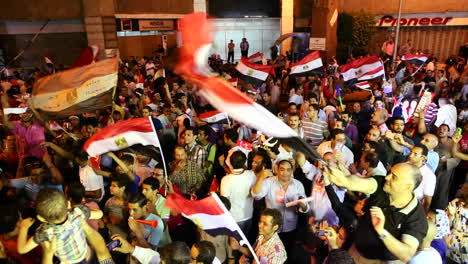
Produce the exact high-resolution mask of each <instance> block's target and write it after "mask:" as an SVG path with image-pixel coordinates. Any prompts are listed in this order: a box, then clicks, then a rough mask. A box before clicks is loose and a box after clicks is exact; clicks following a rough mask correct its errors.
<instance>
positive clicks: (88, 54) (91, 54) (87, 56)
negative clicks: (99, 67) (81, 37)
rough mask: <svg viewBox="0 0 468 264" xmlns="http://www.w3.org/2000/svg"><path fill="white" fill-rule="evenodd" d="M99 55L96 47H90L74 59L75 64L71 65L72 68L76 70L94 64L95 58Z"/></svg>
mask: <svg viewBox="0 0 468 264" xmlns="http://www.w3.org/2000/svg"><path fill="white" fill-rule="evenodd" d="M98 54H99V47H98V46H96V45H91V46H89V47H87V48H86V49H85V50H84V51H83V53H81V55H80V56H79V57H78V59H76V61H75V63H73V65H72V68H77V67H81V66H85V65H88V64H91V63H94V62H96V57H97V55H98Z"/></svg>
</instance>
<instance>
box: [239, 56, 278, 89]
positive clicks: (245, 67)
mask: <svg viewBox="0 0 468 264" xmlns="http://www.w3.org/2000/svg"><path fill="white" fill-rule="evenodd" d="M236 70H237V71H238V72H239V73H240V74H241V76H240V77H241V79H242V80H243V81H244V82H245V83H251V84H253V85H261V84H262V83H263V82H264V81H265V80H266V79H267V77H268V75H269V74H270V73H271V72H273V71H274V70H273V66H266V65H260V64H256V63H253V62H250V61H249V60H248V59H246V58H244V57H242V58H241V60H240V61H239V63H237V66H236Z"/></svg>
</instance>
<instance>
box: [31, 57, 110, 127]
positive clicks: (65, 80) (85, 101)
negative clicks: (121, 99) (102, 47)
mask: <svg viewBox="0 0 468 264" xmlns="http://www.w3.org/2000/svg"><path fill="white" fill-rule="evenodd" d="M117 64H118V60H117V58H114V59H107V60H102V61H99V62H97V63H93V64H89V65H86V66H83V67H79V68H74V69H70V70H67V71H63V72H59V73H55V74H52V75H48V76H46V77H43V78H41V79H39V80H38V81H37V82H36V83H35V84H34V88H33V93H32V94H33V96H32V98H31V102H32V105H33V106H34V108H35V109H36V110H37V111H38V112H40V113H41V114H42V115H43V117H44V118H46V119H48V120H50V119H56V118H63V117H67V116H70V115H77V114H83V113H90V112H93V111H95V110H99V109H102V108H104V107H106V106H109V105H112V94H113V91H114V89H115V87H116V85H117V70H118V69H117V67H118V65H117Z"/></svg>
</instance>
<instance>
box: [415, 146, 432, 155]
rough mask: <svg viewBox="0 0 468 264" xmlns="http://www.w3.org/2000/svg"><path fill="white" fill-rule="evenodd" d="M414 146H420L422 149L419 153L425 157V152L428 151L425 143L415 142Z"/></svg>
mask: <svg viewBox="0 0 468 264" xmlns="http://www.w3.org/2000/svg"><path fill="white" fill-rule="evenodd" d="M414 147H415V148H420V149H422V153H421V154H422V155H423V156H426V157H427V154H428V153H429V149H428V148H427V147H426V146H425V145H423V144H421V143H416V144H414Z"/></svg>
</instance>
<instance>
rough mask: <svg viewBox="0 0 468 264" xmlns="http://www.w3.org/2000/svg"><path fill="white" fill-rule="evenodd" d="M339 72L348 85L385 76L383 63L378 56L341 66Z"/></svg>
mask: <svg viewBox="0 0 468 264" xmlns="http://www.w3.org/2000/svg"><path fill="white" fill-rule="evenodd" d="M339 70H340V73H341V75H343V79H344V81H345V82H348V83H355V82H356V81H364V80H372V79H376V78H382V77H383V76H384V75H385V69H384V66H383V63H382V61H381V60H380V58H379V57H377V56H370V57H364V58H362V59H357V60H354V61H352V62H350V63H348V64H345V65H342V66H340V68H339Z"/></svg>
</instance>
